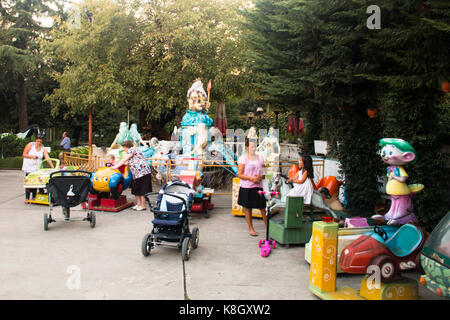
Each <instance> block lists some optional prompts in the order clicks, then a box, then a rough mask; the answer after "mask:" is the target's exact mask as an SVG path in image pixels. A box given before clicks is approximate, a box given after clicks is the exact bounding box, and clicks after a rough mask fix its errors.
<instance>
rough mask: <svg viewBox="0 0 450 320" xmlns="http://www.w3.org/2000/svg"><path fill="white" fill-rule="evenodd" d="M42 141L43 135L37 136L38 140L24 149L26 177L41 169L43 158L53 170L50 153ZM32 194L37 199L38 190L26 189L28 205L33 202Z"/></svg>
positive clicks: (23, 169)
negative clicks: (29, 201)
mask: <svg viewBox="0 0 450 320" xmlns="http://www.w3.org/2000/svg"><path fill="white" fill-rule="evenodd" d="M42 139H43V136H42V135H37V136H36V140H35V141H34V142H30V143H28V144H27V145H26V146H25V148H24V149H23V153H22V157H23V163H22V171H23V173H24V176H25V177H26V176H28V175H29V174H30V173H31V172H35V171H38V170H39V167H40V166H41V163H42V158H45V159H47V162H48V164H49V165H50V167H51V168H52V169H53V163H52V162H51V160H49V159H50V157H49V156H48V152H47V150H46V149H45V148H44V145H43V144H42ZM30 194H31V195H32V198H34V197H36V189H25V203H28V200H31V199H30Z"/></svg>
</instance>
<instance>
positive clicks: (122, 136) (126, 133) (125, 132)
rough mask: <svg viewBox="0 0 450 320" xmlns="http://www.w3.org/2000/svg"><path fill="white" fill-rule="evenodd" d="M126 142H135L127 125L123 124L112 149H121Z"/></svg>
mask: <svg viewBox="0 0 450 320" xmlns="http://www.w3.org/2000/svg"><path fill="white" fill-rule="evenodd" d="M125 140H131V141H133V137H132V136H131V133H130V130H129V129H128V125H127V123H126V122H121V123H120V127H119V133H118V134H117V135H116V138H115V139H114V141H113V143H111V146H110V149H116V148H120V145H121V144H122V142H124V141H125Z"/></svg>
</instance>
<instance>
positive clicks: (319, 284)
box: [309, 221, 419, 300]
mask: <svg viewBox="0 0 450 320" xmlns="http://www.w3.org/2000/svg"><path fill="white" fill-rule="evenodd" d="M337 240H338V224H337V223H335V222H323V221H320V222H314V223H313V231H312V246H311V267H310V279H309V290H310V291H311V292H312V293H313V294H315V295H316V296H318V297H319V298H320V299H322V300H416V299H418V292H419V289H418V284H417V281H415V280H412V279H406V278H400V279H398V280H395V281H393V282H389V283H383V282H381V281H378V283H377V282H376V281H375V279H372V277H373V276H372V275H366V276H365V277H364V278H363V280H362V282H361V287H360V291H357V290H355V289H353V288H350V287H336V264H337V263H339V262H338V260H337V243H338V241H337Z"/></svg>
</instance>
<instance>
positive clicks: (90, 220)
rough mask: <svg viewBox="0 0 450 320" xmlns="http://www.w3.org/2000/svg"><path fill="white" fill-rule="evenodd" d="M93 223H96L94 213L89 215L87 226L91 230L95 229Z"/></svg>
mask: <svg viewBox="0 0 450 320" xmlns="http://www.w3.org/2000/svg"><path fill="white" fill-rule="evenodd" d="M95 222H96V218H95V213H93V212H91V213H89V225H90V226H91V228H94V227H95Z"/></svg>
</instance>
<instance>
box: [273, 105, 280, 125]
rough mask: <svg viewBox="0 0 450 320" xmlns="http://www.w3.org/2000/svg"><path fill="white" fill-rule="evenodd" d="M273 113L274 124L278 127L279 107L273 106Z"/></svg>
mask: <svg viewBox="0 0 450 320" xmlns="http://www.w3.org/2000/svg"><path fill="white" fill-rule="evenodd" d="M273 113H275V126H276V128H277V129H278V114H279V113H280V109H279V108H278V107H275V108H274V109H273Z"/></svg>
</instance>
